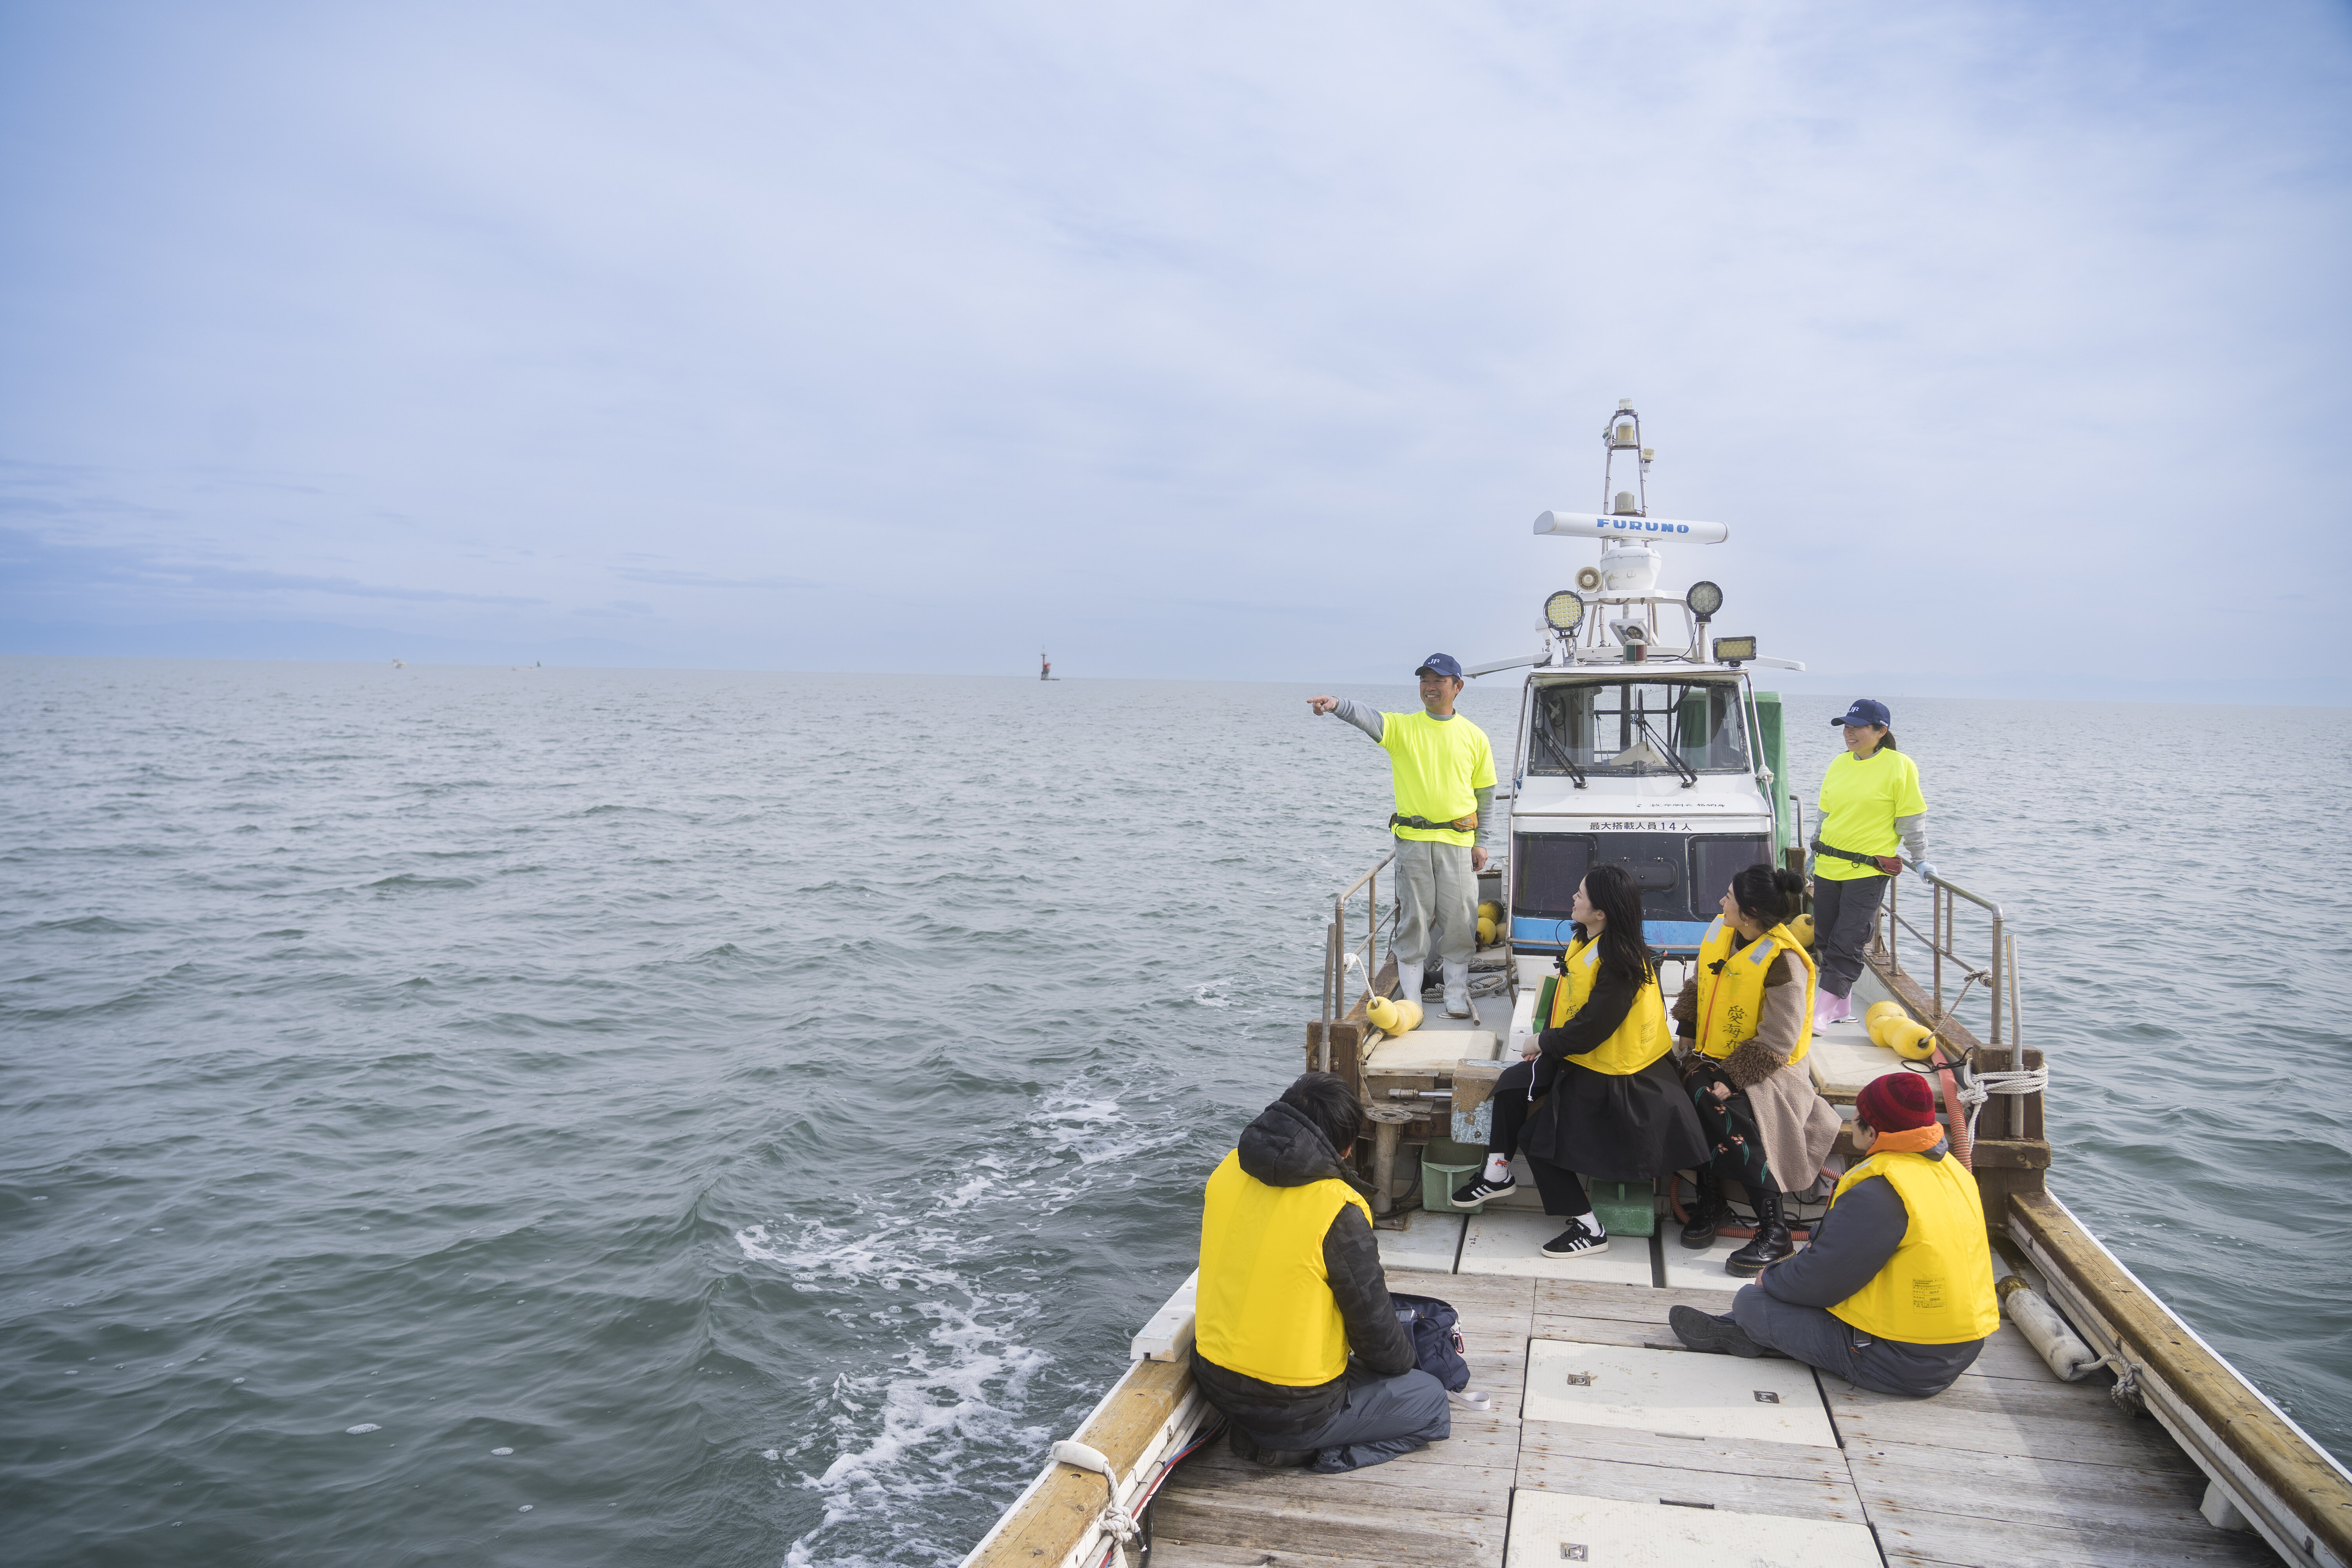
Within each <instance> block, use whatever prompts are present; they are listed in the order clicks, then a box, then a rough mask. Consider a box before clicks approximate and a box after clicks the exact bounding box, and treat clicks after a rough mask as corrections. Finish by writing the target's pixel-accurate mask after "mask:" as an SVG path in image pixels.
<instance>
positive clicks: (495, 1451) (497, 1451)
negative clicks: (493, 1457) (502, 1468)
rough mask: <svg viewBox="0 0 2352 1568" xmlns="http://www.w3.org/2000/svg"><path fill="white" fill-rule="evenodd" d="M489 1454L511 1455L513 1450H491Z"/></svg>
mask: <svg viewBox="0 0 2352 1568" xmlns="http://www.w3.org/2000/svg"><path fill="white" fill-rule="evenodd" d="M490 1452H491V1453H493V1454H511V1453H513V1452H514V1450H513V1449H512V1448H493V1449H491V1450H490Z"/></svg>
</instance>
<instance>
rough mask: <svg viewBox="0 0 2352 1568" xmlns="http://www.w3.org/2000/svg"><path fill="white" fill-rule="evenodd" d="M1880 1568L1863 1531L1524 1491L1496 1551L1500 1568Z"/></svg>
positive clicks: (1831, 1523)
mask: <svg viewBox="0 0 2352 1568" xmlns="http://www.w3.org/2000/svg"><path fill="white" fill-rule="evenodd" d="M1880 1562H1881V1559H1880V1557H1879V1555H1878V1547H1877V1545H1876V1543H1875V1542H1873V1540H1872V1539H1871V1534H1870V1529H1869V1527H1868V1526H1867V1525H1862V1524H1847V1523H1844V1522H1842V1521H1835V1520H1827V1519H1791V1518H1788V1517H1786V1516H1785V1515H1780V1514H1769V1513H1734V1512H1729V1511H1727V1510H1721V1509H1713V1508H1697V1507H1693V1506H1691V1505H1689V1504H1687V1503H1683V1502H1679V1501H1664V1500H1662V1501H1659V1502H1623V1501H1620V1500H1616V1499H1613V1498H1596V1497H1580V1496H1577V1495H1575V1494H1572V1493H1566V1492H1543V1491H1531V1490H1529V1489H1528V1488H1525V1487H1521V1488H1519V1489H1517V1490H1516V1491H1514V1492H1513V1493H1512V1494H1511V1529H1510V1535H1509V1538H1508V1541H1507V1544H1506V1545H1505V1547H1504V1550H1503V1563H1504V1565H1505V1568H1536V1565H1537V1564H1545V1565H1547V1568H1549V1565H1551V1564H1557V1563H1601V1564H1604V1565H1605V1568H1728V1565H1730V1564H1735V1563H1736V1564H1738V1568H1880Z"/></svg>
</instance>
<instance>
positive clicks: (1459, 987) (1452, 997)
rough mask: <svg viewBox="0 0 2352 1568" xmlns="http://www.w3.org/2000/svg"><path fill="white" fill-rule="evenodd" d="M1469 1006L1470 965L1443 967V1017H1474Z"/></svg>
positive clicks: (1458, 964) (1453, 964)
mask: <svg viewBox="0 0 2352 1568" xmlns="http://www.w3.org/2000/svg"><path fill="white" fill-rule="evenodd" d="M1474 1012H1475V1009H1473V1008H1472V1007H1471V1005H1470V965H1469V964H1468V963H1449V964H1447V965H1446V966H1445V1016H1447V1017H1449V1018H1467V1017H1470V1016H1473V1015H1474Z"/></svg>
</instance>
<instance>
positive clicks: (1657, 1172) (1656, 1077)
mask: <svg viewBox="0 0 2352 1568" xmlns="http://www.w3.org/2000/svg"><path fill="white" fill-rule="evenodd" d="M1519 1147H1520V1149H1521V1150H1523V1151H1524V1152H1526V1153H1527V1154H1528V1157H1529V1158H1531V1159H1537V1160H1549V1161H1550V1162H1551V1163H1553V1164H1555V1165H1560V1166H1564V1167H1566V1168H1567V1169H1569V1170H1571V1171H1574V1172H1575V1173H1577V1174H1579V1175H1580V1176H1591V1177H1592V1178H1594V1179H1595V1180H1597V1181H1603V1182H1646V1181H1648V1180H1649V1179H1650V1178H1651V1177H1653V1176H1663V1175H1664V1174H1665V1173H1667V1172H1669V1171H1687V1170H1690V1169H1692V1168H1693V1167H1694V1166H1697V1165H1701V1164H1704V1163H1706V1161H1707V1160H1708V1159H1709V1158H1710V1157H1711V1156H1712V1154H1713V1152H1714V1151H1713V1150H1711V1149H1710V1148H1708V1146H1707V1142H1706V1132H1705V1131H1703V1130H1702V1129H1701V1128H1700V1126H1699V1124H1698V1112H1697V1111H1696V1110H1692V1109H1691V1102H1690V1096H1689V1095H1687V1094H1685V1092H1684V1091H1683V1085H1682V1079H1680V1078H1679V1077H1677V1076H1676V1075H1675V1068H1674V1060H1673V1058H1672V1057H1671V1056H1664V1057H1660V1058H1658V1059H1657V1060H1656V1061H1654V1062H1652V1063H1651V1064H1650V1065H1649V1066H1648V1067H1645V1068H1643V1069H1642V1070H1641V1071H1640V1072H1635V1073H1607V1072H1594V1071H1593V1070H1592V1069H1591V1068H1589V1067H1585V1066H1584V1065H1582V1064H1581V1063H1580V1062H1578V1061H1577V1060H1576V1059H1575V1058H1572V1057H1571V1058H1565V1059H1563V1060H1561V1062H1560V1063H1559V1068H1558V1071H1557V1075H1556V1076H1555V1077H1554V1078H1553V1079H1552V1082H1551V1092H1550V1093H1549V1094H1547V1095H1546V1096H1545V1097H1544V1099H1543V1101H1542V1103H1540V1104H1538V1106H1536V1108H1535V1109H1534V1110H1531V1111H1529V1112H1528V1122H1527V1126H1526V1128H1525V1129H1524V1130H1523V1131H1521V1132H1520V1134H1519Z"/></svg>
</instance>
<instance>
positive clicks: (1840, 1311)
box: [1667, 1071, 2000, 1398]
mask: <svg viewBox="0 0 2352 1568" xmlns="http://www.w3.org/2000/svg"><path fill="white" fill-rule="evenodd" d="M1854 1125H1855V1128H1856V1130H1857V1131H1860V1132H1863V1133H1866V1134H1868V1135H1869V1138H1870V1143H1869V1151H1870V1152H1869V1153H1868V1154H1867V1155H1866V1156H1865V1157H1864V1159H1863V1160H1862V1161H1861V1162H1860V1163H1857V1164H1856V1165H1855V1166H1854V1167H1853V1169H1852V1170H1850V1171H1848V1172H1847V1173H1845V1175H1844V1176H1843V1178H1841V1179H1840V1180H1839V1182H1838V1184H1837V1191H1836V1192H1834V1193H1832V1194H1831V1196H1830V1210H1829V1213H1827V1214H1825V1215H1822V1218H1821V1220H1820V1222H1819V1223H1818V1224H1816V1225H1815V1226H1813V1235H1812V1240H1811V1244H1810V1245H1808V1246H1807V1247H1805V1249H1804V1250H1803V1251H1802V1252H1800V1253H1798V1254H1797V1255H1796V1256H1795V1257H1793V1258H1783V1259H1781V1260H1780V1262H1778V1263H1775V1264H1772V1265H1770V1266H1769V1267H1768V1268H1766V1269H1765V1270H1764V1272H1763V1274H1762V1276H1761V1277H1760V1278H1759V1279H1757V1281H1756V1283H1755V1284H1753V1285H1746V1286H1742V1287H1741V1288H1740V1291H1739V1294H1738V1295H1737V1296H1735V1297H1733V1298H1732V1300H1731V1310H1730V1311H1729V1312H1727V1313H1724V1314H1720V1315H1717V1314H1713V1313H1708V1312H1702V1311H1700V1310H1698V1309H1697V1308H1696V1307H1676V1308H1675V1309H1674V1310H1672V1311H1671V1312H1670V1313H1668V1314H1667V1321H1668V1323H1669V1324H1670V1325H1671V1326H1672V1327H1673V1329H1674V1331H1675V1338H1677V1339H1679V1340H1681V1341H1682V1342H1683V1343H1684V1344H1685V1345H1688V1346H1689V1347H1690V1348H1691V1349H1693V1350H1695V1351H1712V1352H1718V1353H1723V1354H1729V1355H1741V1356H1761V1355H1785V1356H1789V1357H1790V1358H1792V1359H1794V1360H1797V1361H1801V1362H1803V1363H1806V1364H1807V1365H1809V1366H1817V1367H1820V1368H1821V1369H1822V1371H1824V1372H1833V1373H1837V1374H1838V1375H1839V1376H1840V1377H1843V1378H1844V1379H1845V1380H1846V1381H1848V1382H1849V1383H1853V1384H1859V1385H1860V1386H1862V1387H1864V1388H1868V1389H1873V1390H1875V1391H1876V1392H1878V1393H1880V1394H1910V1395H1913V1396H1915V1397H1918V1398H1925V1397H1927V1395H1929V1394H1941V1393H1942V1392H1943V1391H1944V1390H1945V1389H1947V1388H1949V1387H1950V1386H1951V1385H1952V1380H1953V1379H1954V1378H1957V1377H1958V1376H1959V1375H1960V1373H1964V1372H1966V1371H1967V1370H1968V1369H1969V1366H1970V1365H1971V1364H1972V1363H1974V1362H1975V1361H1976V1359H1977V1352H1979V1351H1981V1350H1982V1349H1983V1348H1984V1342H1985V1340H1986V1338H1987V1337H1988V1336H1990V1334H1991V1333H1992V1331H1993V1330H1995V1329H1996V1328H1999V1327H2000V1305H1999V1303H1998V1301H1997V1300H1995V1298H1994V1295H1993V1288H1992V1247H1991V1244H1990V1241H1989V1240H1988V1239H1987V1237H1986V1235H1985V1218H1984V1203H1983V1200H1982V1199H1981V1198H1979V1196H1978V1194H1977V1184H1976V1178H1975V1177H1974V1176H1971V1175H1970V1174H1969V1173H1968V1172H1967V1171H1965V1170H1963V1169H1961V1168H1960V1163H1959V1162H1958V1160H1955V1159H1953V1158H1952V1157H1951V1151H1950V1148H1949V1146H1948V1144H1947V1143H1946V1142H1945V1140H1944V1130H1943V1129H1942V1128H1941V1127H1940V1126H1938V1125H1937V1121H1936V1095H1935V1091H1934V1090H1933V1089H1930V1088H1928V1086H1927V1078H1926V1076H1925V1075H1924V1074H1921V1073H1916V1072H1910V1071H1904V1072H1891V1073H1887V1074H1885V1076H1884V1077H1881V1078H1877V1079H1872V1080H1871V1081H1870V1082H1869V1083H1867V1084H1865V1085H1864V1086H1863V1090H1862V1092H1861V1093H1860V1094H1858V1095H1856V1096H1855V1097H1854Z"/></svg>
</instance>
